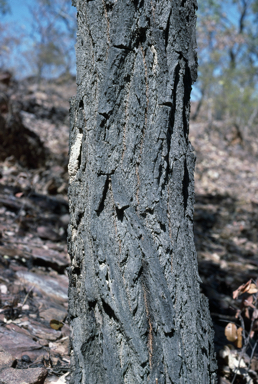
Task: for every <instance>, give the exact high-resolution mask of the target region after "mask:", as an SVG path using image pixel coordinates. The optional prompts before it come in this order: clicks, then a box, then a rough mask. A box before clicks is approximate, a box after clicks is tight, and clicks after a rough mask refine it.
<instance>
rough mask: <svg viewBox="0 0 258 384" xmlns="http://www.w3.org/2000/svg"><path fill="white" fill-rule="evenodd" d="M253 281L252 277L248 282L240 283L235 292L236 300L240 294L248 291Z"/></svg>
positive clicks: (234, 297)
mask: <svg viewBox="0 0 258 384" xmlns="http://www.w3.org/2000/svg"><path fill="white" fill-rule="evenodd" d="M251 283H252V279H250V280H249V281H248V282H247V283H245V284H242V285H240V287H238V288H237V289H236V290H235V291H234V292H233V299H234V300H235V299H236V298H238V296H239V295H242V293H245V292H247V290H248V289H249V287H250V285H251Z"/></svg>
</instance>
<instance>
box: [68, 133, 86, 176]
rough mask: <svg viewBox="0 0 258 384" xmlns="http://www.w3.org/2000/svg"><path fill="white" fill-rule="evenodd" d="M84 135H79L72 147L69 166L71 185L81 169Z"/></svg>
mask: <svg viewBox="0 0 258 384" xmlns="http://www.w3.org/2000/svg"><path fill="white" fill-rule="evenodd" d="M82 136H83V135H82V133H77V136H76V139H75V142H74V143H73V145H72V148H71V152H70V158H69V164H68V173H69V177H70V183H72V182H73V181H74V179H75V177H76V173H77V171H78V168H79V156H80V152H81V145H82Z"/></svg>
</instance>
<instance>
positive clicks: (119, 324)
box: [68, 0, 216, 384]
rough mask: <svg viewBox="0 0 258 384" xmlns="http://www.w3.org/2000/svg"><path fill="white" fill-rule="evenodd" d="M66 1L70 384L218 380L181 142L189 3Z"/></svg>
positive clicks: (189, 155)
mask: <svg viewBox="0 0 258 384" xmlns="http://www.w3.org/2000/svg"><path fill="white" fill-rule="evenodd" d="M74 5H76V7H77V17H78V34H77V45H76V53H77V85H78V89H77V95H76V97H74V98H73V99H72V100H71V109H70V111H71V132H70V161H69V174H70V187H69V202H70V213H71V222H70V226H69V239H68V243H69V253H70V256H71V268H70V286H69V315H70V323H71V327H72V332H73V333H72V337H71V361H72V378H71V383H76V384H77V383H84V384H86V383H87V384H95V383H96V384H121V383H132V384H137V383H139V384H140V383H146V384H147V383H151V384H152V383H153V384H165V383H166V384H167V383H174V384H181V383H182V384H183V383H189V384H190V383H191V384H195V383H202V384H209V383H215V382H216V375H215V370H216V363H215V360H214V353H213V331H212V328H211V327H212V325H211V320H210V315H209V310H208V304H207V299H206V298H205V297H204V296H203V295H202V294H200V288H199V285H200V278H199V275H198V269H197V258H196V252H195V246H194V238H193V208H194V177H193V172H194V163H195V155H194V152H193V148H192V146H191V143H190V142H189V140H188V127H189V111H190V92H191V85H192V83H193V82H194V81H195V79H196V71H197V60H196V52H195V48H196V47H195V21H196V20H195V10H196V7H197V5H196V2H195V0H185V1H177V0H176V1H170V0H159V1H158V0H152V1H151V0H148V1H144V0H143V1H137V0H135V1H132V0H95V1H85V0H84V1H83V0H77V1H74Z"/></svg>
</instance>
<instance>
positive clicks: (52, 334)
mask: <svg viewBox="0 0 258 384" xmlns="http://www.w3.org/2000/svg"><path fill="white" fill-rule="evenodd" d="M75 92H76V89H75V80H74V79H65V78H63V79H59V80H58V81H55V82H53V81H52V82H49V83H45V84H40V85H37V84H35V83H34V80H33V79H27V80H26V81H23V82H22V83H16V82H14V81H12V79H11V78H10V76H9V75H8V74H7V73H6V74H4V73H0V146H1V148H0V383H6V384H21V383H22V382H24V383H27V384H33V383H37V384H41V383H45V384H49V383H59V384H61V383H66V381H67V380H68V379H69V361H70V360H69V326H68V324H67V287H68V278H67V274H66V268H67V266H68V265H69V257H68V255H67V249H66V228H67V224H68V221H69V215H68V204H67V196H66V194H67V183H68V177H67V159H68V134H69V128H68V125H69V122H68V99H69V97H70V96H72V95H73V94H75ZM191 141H192V143H193V145H194V147H195V150H196V154H197V167H196V207H195V236H196V247H197V252H198V258H199V270H200V275H201V278H202V281H203V284H202V290H203V292H204V293H205V294H206V295H207V296H208V298H209V301H210V309H211V313H212V319H213V323H214V329H215V349H216V352H217V355H218V363H219V372H220V376H221V377H220V383H230V382H233V377H234V375H233V370H234V369H235V368H238V364H239V356H240V354H241V351H242V350H243V348H237V347H236V346H235V345H234V344H233V343H231V344H230V343H229V341H228V340H227V339H226V337H225V335H224V329H225V326H226V325H227V323H229V322H234V323H236V324H238V322H237V319H236V318H235V313H236V307H237V306H238V305H239V303H238V302H237V301H236V300H233V299H232V292H233V291H234V290H235V289H236V288H237V287H238V286H239V285H241V284H242V283H245V282H247V281H248V280H249V279H251V278H252V279H254V280H256V278H257V270H258V258H257V248H258V241H257V240H258V239H257V225H258V179H257V175H258V164H257V158H256V157H255V153H257V141H255V140H252V142H250V143H248V145H247V144H246V143H243V142H242V141H241V138H239V137H238V136H237V134H236V132H235V131H234V128H231V127H230V125H229V124H228V125H227V127H225V126H223V123H221V122H220V123H219V122H217V123H216V122H215V123H214V124H213V125H212V127H208V126H207V123H206V122H205V119H203V120H202V119H199V122H198V123H196V122H195V123H191ZM249 323H250V321H249ZM249 325H250V324H249ZM249 325H248V321H247V323H246V332H247V333H248V332H249V329H248V326H249ZM255 337H256V336H255ZM255 337H254V338H253V339H252V340H251V341H250V344H251V345H254V343H255V340H256V339H255ZM229 344H230V345H231V347H228V346H227V345H229ZM251 351H252V349H251V348H249V350H248V348H247V350H246V351H244V352H245V353H243V359H242V363H241V368H240V369H239V370H238V371H237V375H236V377H235V379H234V383H249V384H251V383H253V384H255V383H258V363H257V361H258V360H257V357H256V354H258V352H256V351H254V355H253V356H252V359H251V360H250V353H251ZM248 354H249V356H248ZM248 359H249V360H248Z"/></svg>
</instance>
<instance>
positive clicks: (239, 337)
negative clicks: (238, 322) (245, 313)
mask: <svg viewBox="0 0 258 384" xmlns="http://www.w3.org/2000/svg"><path fill="white" fill-rule="evenodd" d="M242 331H243V328H242V327H239V328H238V329H237V339H236V341H235V342H234V344H235V346H236V347H237V348H242V346H243V342H242V340H243V338H242Z"/></svg>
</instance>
